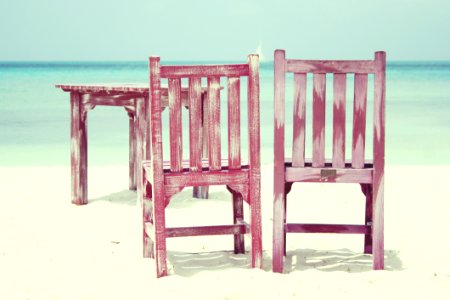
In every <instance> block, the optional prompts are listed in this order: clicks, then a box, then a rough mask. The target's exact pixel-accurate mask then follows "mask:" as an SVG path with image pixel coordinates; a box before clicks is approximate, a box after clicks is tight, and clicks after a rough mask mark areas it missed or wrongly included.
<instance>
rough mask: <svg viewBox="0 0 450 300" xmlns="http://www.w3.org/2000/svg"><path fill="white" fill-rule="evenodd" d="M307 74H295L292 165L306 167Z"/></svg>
mask: <svg viewBox="0 0 450 300" xmlns="http://www.w3.org/2000/svg"><path fill="white" fill-rule="evenodd" d="M305 112H306V73H295V74H294V130H293V133H294V139H293V143H292V165H293V166H294V167H303V166H304V165H305Z"/></svg>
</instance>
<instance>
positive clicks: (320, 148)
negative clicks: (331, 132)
mask: <svg viewBox="0 0 450 300" xmlns="http://www.w3.org/2000/svg"><path fill="white" fill-rule="evenodd" d="M325 85H326V77H325V74H323V73H319V74H314V87H313V89H314V90H313V151H312V159H313V167H323V166H324V164H325V91H326V89H325Z"/></svg>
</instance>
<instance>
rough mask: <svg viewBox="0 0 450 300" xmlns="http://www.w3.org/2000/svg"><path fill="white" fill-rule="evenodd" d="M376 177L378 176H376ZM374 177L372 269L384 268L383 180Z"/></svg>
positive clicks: (381, 177)
mask: <svg viewBox="0 0 450 300" xmlns="http://www.w3.org/2000/svg"><path fill="white" fill-rule="evenodd" d="M377 177H378V176H377ZM377 177H375V180H374V184H373V194H372V195H373V196H372V197H373V201H372V215H373V223H372V236H373V249H372V251H373V269H374V270H383V269H384V180H383V174H381V176H379V177H378V178H377ZM377 179H378V180H377Z"/></svg>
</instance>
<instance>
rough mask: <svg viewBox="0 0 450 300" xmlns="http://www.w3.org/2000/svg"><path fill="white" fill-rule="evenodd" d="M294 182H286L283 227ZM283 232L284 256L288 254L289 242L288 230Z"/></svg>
mask: <svg viewBox="0 0 450 300" xmlns="http://www.w3.org/2000/svg"><path fill="white" fill-rule="evenodd" d="M292 184H293V183H292V182H287V183H285V184H284V195H283V197H284V199H283V201H284V213H283V228H284V225H286V216H287V195H288V194H289V192H290V191H291V189H292ZM283 234H284V237H283V240H284V244H283V254H284V256H286V244H287V239H286V230H283Z"/></svg>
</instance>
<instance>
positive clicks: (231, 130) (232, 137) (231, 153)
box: [228, 77, 241, 169]
mask: <svg viewBox="0 0 450 300" xmlns="http://www.w3.org/2000/svg"><path fill="white" fill-rule="evenodd" d="M240 89H241V85H240V79H239V77H229V78H228V160H229V167H230V169H238V168H240V166H241V117H240V113H241V110H240V105H241V103H240Z"/></svg>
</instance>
